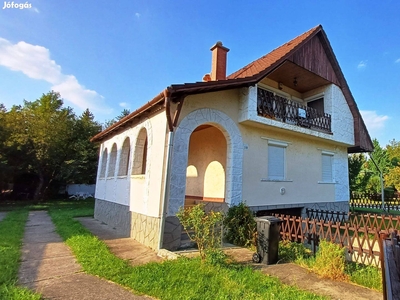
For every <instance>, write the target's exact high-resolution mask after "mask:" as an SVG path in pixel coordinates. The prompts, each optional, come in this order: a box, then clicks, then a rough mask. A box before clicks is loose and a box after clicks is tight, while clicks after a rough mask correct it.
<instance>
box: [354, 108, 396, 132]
mask: <svg viewBox="0 0 400 300" xmlns="http://www.w3.org/2000/svg"><path fill="white" fill-rule="evenodd" d="M360 112H361V115H362V117H363V120H364V122H365V125H366V126H367V129H368V131H369V133H370V135H371V136H377V135H378V134H379V132H381V131H382V130H383V129H384V128H385V123H386V121H387V120H389V116H385V115H378V114H377V113H376V111H374V110H361V111H360Z"/></svg>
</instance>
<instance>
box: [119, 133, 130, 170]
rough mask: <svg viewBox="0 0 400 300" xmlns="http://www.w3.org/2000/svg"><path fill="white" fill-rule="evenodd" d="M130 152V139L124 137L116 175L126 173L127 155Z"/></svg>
mask: <svg viewBox="0 0 400 300" xmlns="http://www.w3.org/2000/svg"><path fill="white" fill-rule="evenodd" d="M130 153H131V145H130V139H129V138H126V139H125V141H124V144H123V145H122V150H121V157H120V159H119V169H118V176H126V175H128V166H129V156H130Z"/></svg>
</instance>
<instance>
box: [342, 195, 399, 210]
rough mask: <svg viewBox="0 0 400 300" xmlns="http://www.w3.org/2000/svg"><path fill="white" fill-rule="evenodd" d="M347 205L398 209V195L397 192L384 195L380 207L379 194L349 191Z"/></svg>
mask: <svg viewBox="0 0 400 300" xmlns="http://www.w3.org/2000/svg"><path fill="white" fill-rule="evenodd" d="M349 205H350V207H351V208H371V209H383V210H387V211H388V210H400V197H399V195H398V194H388V195H385V197H384V205H383V207H382V196H381V195H380V194H367V193H351V196H350V202H349Z"/></svg>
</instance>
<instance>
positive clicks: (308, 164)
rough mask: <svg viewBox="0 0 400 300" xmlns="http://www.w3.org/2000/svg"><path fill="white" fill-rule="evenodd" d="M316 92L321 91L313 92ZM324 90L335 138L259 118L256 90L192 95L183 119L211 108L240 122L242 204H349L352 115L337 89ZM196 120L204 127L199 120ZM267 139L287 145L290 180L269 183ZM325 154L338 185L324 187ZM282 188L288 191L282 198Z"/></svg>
mask: <svg viewBox="0 0 400 300" xmlns="http://www.w3.org/2000/svg"><path fill="white" fill-rule="evenodd" d="M317 92H318V93H321V91H314V93H317ZM322 92H323V93H324V99H326V100H325V105H326V106H327V107H326V108H325V110H326V111H327V112H328V113H331V115H332V131H334V132H333V134H326V133H322V132H318V131H314V130H310V129H307V128H301V127H298V126H293V125H289V124H284V123H282V122H278V121H274V120H271V119H266V118H262V117H258V116H257V110H256V107H257V92H256V87H250V88H248V89H247V88H243V89H240V90H236V91H226V92H218V93H208V94H203V95H197V96H191V97H187V99H186V100H185V105H184V107H183V109H182V112H181V118H180V120H181V122H182V120H183V121H184V120H185V118H186V116H188V115H190V114H191V113H193V112H196V110H198V109H202V108H209V109H214V110H215V111H221V112H223V113H224V114H226V115H227V116H229V118H230V119H231V120H232V121H233V122H234V123H235V125H234V126H235V127H237V128H238V129H239V131H240V136H241V138H242V143H243V144H242V146H241V148H242V149H243V164H242V174H241V175H240V177H241V178H242V200H244V201H246V202H247V204H248V205H250V206H262V205H274V204H295V203H313V202H332V201H347V200H348V199H349V191H348V190H349V185H348V168H347V145H352V144H353V143H354V137H353V123H352V119H351V117H350V116H351V113H350V110H349V108H348V106H347V103H346V102H345V99H344V97H343V94H342V93H341V91H340V89H339V88H338V87H336V86H334V85H331V86H326V87H324V88H323V90H322ZM343 106H344V107H343ZM193 120H194V121H196V122H197V124H198V125H201V124H202V123H201V122H200V121H199V119H196V118H194V119H193ZM249 120H251V122H249ZM204 123H207V122H206V121H204ZM267 139H274V140H279V141H284V142H287V143H288V147H287V149H286V174H287V179H288V180H287V181H284V182H273V181H266V180H265V179H266V178H267V177H268V174H267V170H268V167H267V166H268V151H267V150H268V140H267ZM322 151H328V152H331V153H333V154H334V159H333V177H334V180H335V182H334V183H321V179H322ZM282 187H283V188H285V193H284V194H283V195H281V193H280V190H281V188H282ZM172 211H173V210H172Z"/></svg>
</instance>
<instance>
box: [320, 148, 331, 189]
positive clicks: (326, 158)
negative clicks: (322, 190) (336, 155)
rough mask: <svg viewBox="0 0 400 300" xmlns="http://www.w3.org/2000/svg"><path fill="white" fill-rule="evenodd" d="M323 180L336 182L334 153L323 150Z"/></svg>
mask: <svg viewBox="0 0 400 300" xmlns="http://www.w3.org/2000/svg"><path fill="white" fill-rule="evenodd" d="M322 182H329V183H332V182H334V178H333V153H329V152H325V151H323V152H322Z"/></svg>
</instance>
